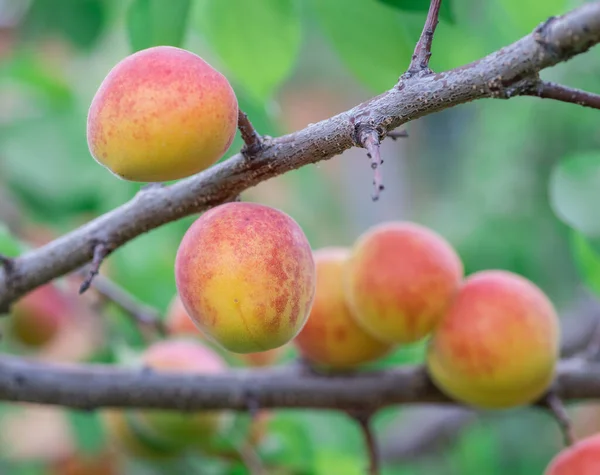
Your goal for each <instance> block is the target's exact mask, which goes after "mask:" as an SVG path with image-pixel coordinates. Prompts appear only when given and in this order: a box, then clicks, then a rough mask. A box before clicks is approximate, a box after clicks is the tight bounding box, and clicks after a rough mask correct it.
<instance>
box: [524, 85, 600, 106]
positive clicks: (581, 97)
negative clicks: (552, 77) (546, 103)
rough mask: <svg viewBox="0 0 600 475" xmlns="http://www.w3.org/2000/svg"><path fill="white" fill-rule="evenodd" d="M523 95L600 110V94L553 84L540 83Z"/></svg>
mask: <svg viewBox="0 0 600 475" xmlns="http://www.w3.org/2000/svg"><path fill="white" fill-rule="evenodd" d="M522 95H525V96H534V97H540V98H542V99H554V100H556V101H561V102H569V103H571V104H577V105H579V106H583V107H591V108H592V109H600V95H599V94H593V93H591V92H586V91H582V90H580V89H574V88H572V87H567V86H563V85H561V84H556V83H553V82H546V81H539V82H537V83H535V84H534V85H533V86H532V87H531V89H530V90H528V91H526V92H525V93H524V94H522Z"/></svg>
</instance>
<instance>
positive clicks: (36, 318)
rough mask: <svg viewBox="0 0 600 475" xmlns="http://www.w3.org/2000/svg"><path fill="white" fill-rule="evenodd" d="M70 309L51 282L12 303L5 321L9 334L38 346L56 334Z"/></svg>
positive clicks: (32, 345) (50, 339) (64, 297)
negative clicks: (9, 313) (9, 315)
mask: <svg viewBox="0 0 600 475" xmlns="http://www.w3.org/2000/svg"><path fill="white" fill-rule="evenodd" d="M73 310H74V309H73V306H72V305H71V302H70V301H69V299H68V297H67V296H66V295H64V294H63V293H61V291H60V290H59V289H58V288H56V287H55V286H54V285H53V284H46V285H43V286H41V287H38V288H37V289H35V290H33V291H32V292H30V293H28V294H27V295H25V296H24V297H23V298H21V299H20V300H18V301H17V302H16V303H15V304H14V305H13V307H12V309H11V317H10V320H9V322H8V323H9V333H10V336H11V337H12V338H14V339H15V340H16V341H18V342H19V343H22V344H24V345H27V346H29V347H32V348H40V347H42V346H44V345H46V344H48V343H50V341H52V340H53V339H54V338H55V337H56V335H57V334H58V333H59V331H60V330H61V327H62V326H63V325H65V324H67V321H68V317H69V316H70V314H71V312H73Z"/></svg>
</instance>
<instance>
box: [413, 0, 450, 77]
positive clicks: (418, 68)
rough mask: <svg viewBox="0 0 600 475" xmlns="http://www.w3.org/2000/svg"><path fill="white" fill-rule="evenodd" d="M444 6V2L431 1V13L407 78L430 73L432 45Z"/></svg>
mask: <svg viewBox="0 0 600 475" xmlns="http://www.w3.org/2000/svg"><path fill="white" fill-rule="evenodd" d="M441 6H442V0H431V3H430V4H429V11H428V12H427V19H426V20H425V25H424V26H423V31H422V32H421V37H420V38H419V41H418V42H417V46H416V47H415V52H414V53H413V55H412V60H411V62H410V66H409V67H408V70H407V71H406V75H405V77H411V76H413V75H415V74H418V73H420V72H426V73H430V72H431V70H430V69H429V59H430V58H431V44H432V43H433V35H434V34H435V28H436V27H437V24H438V23H439V15H440V7H441Z"/></svg>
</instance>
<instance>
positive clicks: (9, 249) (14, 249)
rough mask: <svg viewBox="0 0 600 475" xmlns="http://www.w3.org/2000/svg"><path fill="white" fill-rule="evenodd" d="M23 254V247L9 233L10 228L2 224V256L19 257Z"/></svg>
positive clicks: (0, 226)
mask: <svg viewBox="0 0 600 475" xmlns="http://www.w3.org/2000/svg"><path fill="white" fill-rule="evenodd" d="M21 252H23V246H22V245H21V243H20V242H19V240H18V239H17V238H15V237H14V236H13V235H12V234H11V233H10V231H9V229H8V227H6V226H5V225H4V224H2V223H0V254H4V255H5V256H8V257H17V256H18V255H19V254H21Z"/></svg>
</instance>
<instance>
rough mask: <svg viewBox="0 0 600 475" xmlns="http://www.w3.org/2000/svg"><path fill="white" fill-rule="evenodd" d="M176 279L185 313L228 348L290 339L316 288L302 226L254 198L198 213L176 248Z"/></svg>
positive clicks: (257, 347) (245, 349)
mask: <svg viewBox="0 0 600 475" xmlns="http://www.w3.org/2000/svg"><path fill="white" fill-rule="evenodd" d="M175 277H176V283H177V290H178V293H179V296H180V298H181V301H182V302H183V305H184V307H185V309H186V310H187V312H188V314H189V315H190V317H191V318H192V319H193V320H194V321H195V322H196V324H197V325H198V327H199V328H200V330H201V331H202V332H203V333H204V335H205V336H206V337H208V338H209V339H210V340H212V341H214V342H215V343H217V344H218V345H220V346H221V347H223V348H224V349H226V350H229V351H231V352H233V353H255V352H260V351H267V350H272V349H274V348H278V347H280V346H283V345H284V344H285V343H287V342H289V341H290V340H291V339H292V338H294V337H295V336H296V335H297V334H298V332H299V331H300V330H301V329H302V327H303V326H304V324H305V322H306V319H307V317H308V314H309V312H310V308H311V305H312V302H313V298H314V294H315V263H314V260H313V257H312V251H311V248H310V245H309V243H308V240H307V238H306V236H305V235H304V232H303V231H302V229H301V228H300V226H299V225H298V224H297V223H296V222H295V221H294V220H293V219H292V218H291V217H290V216H288V215H287V214H285V213H283V212H282V211H279V210H277V209H274V208H271V207H268V206H264V205H260V204H256V203H240V202H234V203H227V204H224V205H221V206H218V207H216V208H213V209H211V210H210V211H207V212H206V213H204V214H203V215H202V216H201V217H200V218H198V219H197V220H196V221H195V222H194V223H193V224H192V226H191V227H190V228H189V229H188V231H187V233H186V234H185V236H184V237H183V240H182V241H181V244H180V246H179V249H178V251H177V257H176V262H175Z"/></svg>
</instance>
